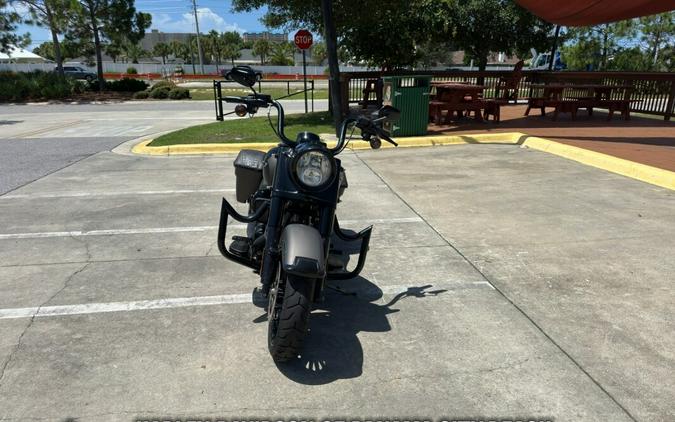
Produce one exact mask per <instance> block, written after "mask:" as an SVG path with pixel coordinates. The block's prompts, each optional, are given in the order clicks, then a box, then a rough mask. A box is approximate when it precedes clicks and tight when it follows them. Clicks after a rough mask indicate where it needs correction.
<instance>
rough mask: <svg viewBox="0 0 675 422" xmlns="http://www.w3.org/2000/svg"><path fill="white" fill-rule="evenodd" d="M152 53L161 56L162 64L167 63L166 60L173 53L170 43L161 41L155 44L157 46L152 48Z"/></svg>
mask: <svg viewBox="0 0 675 422" xmlns="http://www.w3.org/2000/svg"><path fill="white" fill-rule="evenodd" d="M152 54H154V55H155V56H157V57H161V58H162V64H166V60H167V59H168V58H169V55H170V54H171V46H170V45H169V44H166V43H163V42H159V43H157V44H155V46H154V47H153V48H152Z"/></svg>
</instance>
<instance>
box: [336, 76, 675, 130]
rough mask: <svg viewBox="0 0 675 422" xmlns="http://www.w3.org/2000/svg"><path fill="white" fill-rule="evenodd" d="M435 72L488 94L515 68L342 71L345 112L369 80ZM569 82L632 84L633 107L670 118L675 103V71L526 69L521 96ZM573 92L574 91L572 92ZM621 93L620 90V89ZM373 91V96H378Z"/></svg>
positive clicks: (637, 110) (493, 93)
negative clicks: (479, 87)
mask: <svg viewBox="0 0 675 422" xmlns="http://www.w3.org/2000/svg"><path fill="white" fill-rule="evenodd" d="M401 74H405V75H431V76H432V77H433V81H434V82H436V81H438V82H441V81H453V82H470V83H474V84H480V85H484V86H485V90H484V92H483V95H484V97H485V98H494V97H495V92H496V90H495V87H496V86H497V83H498V81H499V79H500V78H501V77H505V76H509V75H511V71H501V70H498V71H484V72H479V71H427V72H424V71H419V72H406V73H384V72H377V71H373V72H349V73H342V74H340V87H341V93H340V94H341V96H342V104H343V110H342V112H343V113H345V114H346V113H348V112H349V105H350V104H354V103H358V102H359V101H362V100H363V90H364V89H365V88H366V86H367V82H368V80H371V79H377V78H380V77H382V76H394V75H401ZM551 82H569V83H579V84H582V83H583V84H587V83H601V84H606V85H630V86H632V87H633V90H632V94H631V99H632V100H636V101H635V102H634V103H633V104H632V106H631V109H632V111H634V112H637V113H645V114H654V115H658V116H663V118H664V120H670V118H671V117H672V116H673V107H674V105H675V73H666V72H545V71H527V70H526V71H523V78H522V79H521V80H520V84H519V98H526V97H528V96H530V95H532V87H531V86H532V84H541V83H551ZM570 95H572V93H570ZM617 95H620V93H617ZM374 97H375V95H372V97H371V98H374Z"/></svg>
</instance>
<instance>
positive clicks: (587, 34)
mask: <svg viewBox="0 0 675 422" xmlns="http://www.w3.org/2000/svg"><path fill="white" fill-rule="evenodd" d="M635 29H636V28H635V25H634V22H633V21H620V22H614V23H604V24H601V25H596V26H584V27H578V28H570V29H569V30H568V32H567V35H566V38H567V40H568V41H567V43H566V45H565V46H564V47H563V48H562V49H561V51H562V56H563V59H564V61H565V63H567V67H568V68H569V69H577V70H591V69H592V70H607V68H608V62H609V60H610V58H611V57H613V56H614V55H615V54H616V53H617V52H619V51H620V49H621V48H622V46H621V41H622V40H624V39H626V38H631V37H633V36H634V35H635Z"/></svg>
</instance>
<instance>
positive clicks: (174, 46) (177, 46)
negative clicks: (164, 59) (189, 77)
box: [169, 40, 190, 63]
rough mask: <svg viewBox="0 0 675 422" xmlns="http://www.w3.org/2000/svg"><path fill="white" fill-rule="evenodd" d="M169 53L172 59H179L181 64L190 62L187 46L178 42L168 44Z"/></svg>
mask: <svg viewBox="0 0 675 422" xmlns="http://www.w3.org/2000/svg"><path fill="white" fill-rule="evenodd" d="M169 47H170V48H171V52H172V53H173V56H174V57H179V58H180V59H182V60H183V62H185V63H187V62H188V61H189V60H190V48H189V47H188V46H187V44H185V43H183V42H180V41H178V40H173V41H171V43H170V44H169Z"/></svg>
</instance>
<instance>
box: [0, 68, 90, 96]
mask: <svg viewBox="0 0 675 422" xmlns="http://www.w3.org/2000/svg"><path fill="white" fill-rule="evenodd" d="M78 90H79V84H78V82H77V81H75V80H73V79H70V78H64V77H62V76H60V75H58V74H57V73H55V72H42V71H34V72H30V73H27V72H0V101H25V100H29V99H30V100H43V99H46V100H51V99H59V98H65V97H68V96H70V95H71V94H73V93H74V92H77V91H78Z"/></svg>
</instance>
